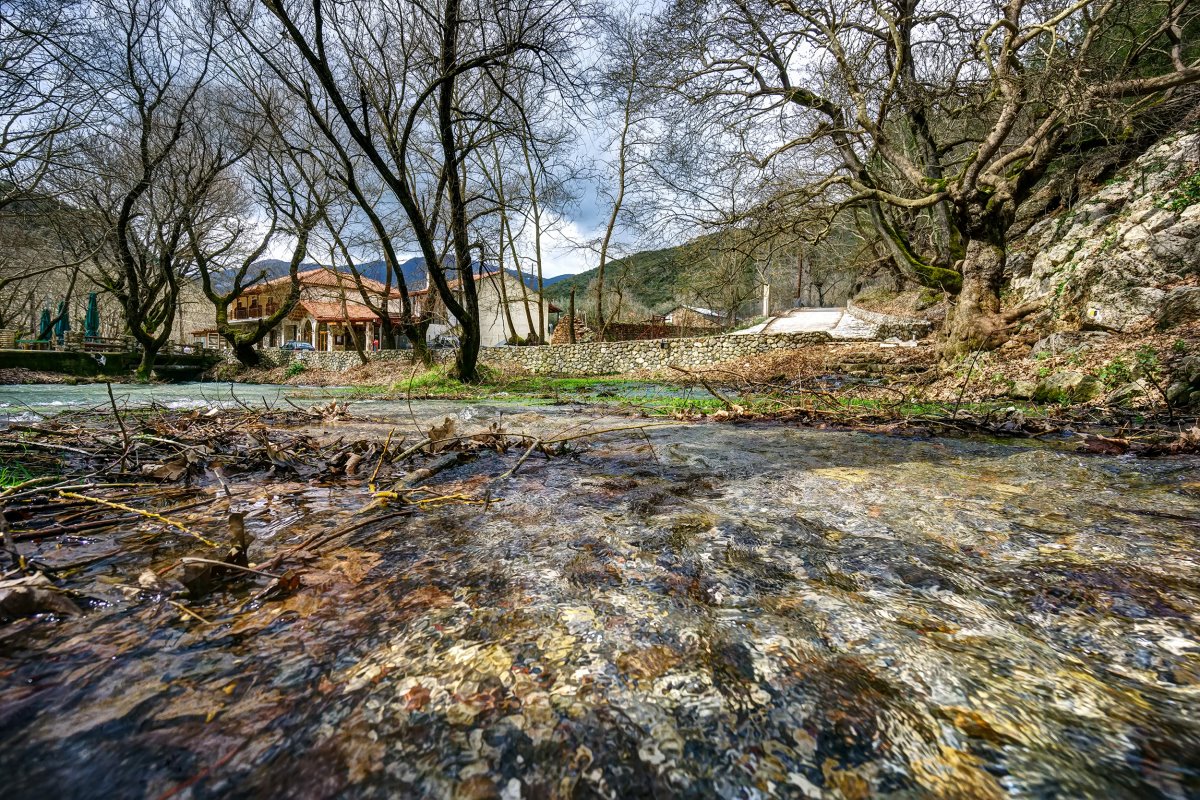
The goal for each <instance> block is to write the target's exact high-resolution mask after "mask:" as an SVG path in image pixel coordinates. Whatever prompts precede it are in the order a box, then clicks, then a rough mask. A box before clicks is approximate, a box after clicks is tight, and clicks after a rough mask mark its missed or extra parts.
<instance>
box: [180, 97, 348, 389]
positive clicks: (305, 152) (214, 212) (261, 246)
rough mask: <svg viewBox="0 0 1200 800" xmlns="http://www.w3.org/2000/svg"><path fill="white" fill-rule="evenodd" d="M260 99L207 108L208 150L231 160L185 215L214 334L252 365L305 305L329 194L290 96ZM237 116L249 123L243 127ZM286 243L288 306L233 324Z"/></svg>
mask: <svg viewBox="0 0 1200 800" xmlns="http://www.w3.org/2000/svg"><path fill="white" fill-rule="evenodd" d="M251 94H252V95H253V94H254V93H251ZM259 99H261V100H262V101H263V102H261V103H257V104H253V105H247V104H244V103H234V102H230V103H228V104H227V105H226V107H225V108H210V109H208V110H209V112H210V113H207V114H206V115H205V126H204V132H203V135H204V136H205V137H206V138H208V139H209V140H210V143H209V147H208V148H207V149H208V150H209V152H211V153H214V154H219V153H222V152H227V153H228V155H227V156H226V157H224V158H221V157H220V156H217V158H218V162H217V163H218V164H222V163H223V164H224V166H223V167H222V169H223V174H222V175H220V177H219V178H218V179H217V180H215V181H213V183H212V184H211V185H210V186H209V190H208V191H207V192H206V193H199V192H197V193H196V195H195V197H196V205H197V206H198V207H197V208H196V209H195V210H190V209H189V211H188V213H184V214H183V215H182V217H183V220H184V230H185V232H186V234H187V245H188V251H189V254H190V256H191V259H192V261H193V262H194V264H195V267H196V270H197V272H198V275H199V278H200V285H201V288H202V290H203V292H204V295H205V297H207V298H208V300H209V302H211V303H212V305H213V308H214V311H215V321H216V327H217V332H218V333H219V334H220V335H221V337H222V338H223V339H225V341H227V342H228V343H229V345H230V346H231V347H232V348H233V351H234V354H235V355H236V356H237V359H238V361H240V362H241V363H242V364H244V365H245V366H247V367H256V366H258V365H259V364H260V363H261V358H260V356H259V352H258V349H257V346H258V345H259V344H260V343H261V342H262V341H263V339H265V338H266V337H267V335H268V334H269V333H270V332H271V331H272V330H274V329H275V328H276V327H277V326H278V325H279V324H280V323H281V322H283V320H285V319H286V318H287V317H288V316H289V315H290V314H291V313H292V311H293V310H294V309H295V307H296V304H297V303H298V302H299V300H300V290H301V287H300V282H299V280H298V278H297V275H298V271H299V267H300V264H301V262H302V261H303V260H304V257H305V255H306V254H307V252H308V245H309V240H310V237H311V235H312V232H313V229H314V228H315V227H316V226H317V225H318V224H319V223H320V222H321V220H322V213H323V211H324V208H325V206H326V205H327V204H328V202H329V199H328V197H329V194H330V192H331V189H330V187H329V186H328V182H327V181H326V180H325V178H324V159H323V158H322V157H321V156H322V154H321V153H319V152H313V151H312V150H311V149H309V148H307V147H306V146H304V144H303V143H302V141H303V139H304V137H305V133H307V132H308V130H307V124H306V122H307V120H306V117H300V118H299V121H297V115H296V114H289V113H288V112H287V109H288V108H289V104H288V103H287V102H286V98H281V97H279V96H277V95H276V96H272V95H270V94H267V95H266V96H261V97H260V98H259ZM235 117H236V118H238V119H241V120H249V122H248V124H247V123H243V124H242V125H238V124H237V123H236V122H235V121H234V118H235ZM222 123H224V124H222ZM298 140H299V141H298ZM284 241H290V242H291V251H292V252H291V256H290V258H289V259H288V274H287V278H288V293H287V295H286V297H285V298H284V300H283V302H282V303H280V304H279V305H278V307H277V308H276V309H275V310H274V311H272V312H270V313H267V314H266V315H265V316H262V317H260V318H259V319H257V320H255V321H253V322H245V323H233V322H231V321H230V319H229V307H230V305H232V304H233V303H234V302H235V301H236V300H237V299H238V298H240V297H242V295H243V294H245V292H246V290H247V289H249V288H251V287H253V286H255V285H256V284H258V283H259V282H260V281H262V280H264V279H265V278H266V274H265V273H264V271H263V270H262V269H261V268H259V267H258V262H259V261H260V259H261V258H262V256H263V254H264V253H266V252H267V251H268V250H270V249H271V248H272V247H273V246H276V245H278V244H279V243H281V242H284Z"/></svg>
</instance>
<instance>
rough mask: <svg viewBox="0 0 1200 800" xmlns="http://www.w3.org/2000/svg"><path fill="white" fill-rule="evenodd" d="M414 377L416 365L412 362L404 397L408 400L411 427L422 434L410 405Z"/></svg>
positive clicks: (423, 433) (423, 432) (415, 375)
mask: <svg viewBox="0 0 1200 800" xmlns="http://www.w3.org/2000/svg"><path fill="white" fill-rule="evenodd" d="M415 377H417V365H416V364H413V368H412V372H410V373H408V384H407V385H406V386H405V387H404V397H405V399H406V400H407V401H408V416H409V419H411V420H412V424H413V427H414V428H416V429H417V433H419V434H421V435H422V436H424V435H425V431H423V430H421V425H420V423H418V422H417V415H416V414H415V413H413V407H412V384H413V378H415Z"/></svg>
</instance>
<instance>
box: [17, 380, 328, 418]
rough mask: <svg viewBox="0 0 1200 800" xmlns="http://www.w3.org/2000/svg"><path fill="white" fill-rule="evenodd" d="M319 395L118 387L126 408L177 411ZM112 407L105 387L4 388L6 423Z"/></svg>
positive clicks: (281, 389) (266, 388) (264, 389)
mask: <svg viewBox="0 0 1200 800" xmlns="http://www.w3.org/2000/svg"><path fill="white" fill-rule="evenodd" d="M319 393H320V390H319V389H315V388H310V387H298V386H270V385H260V384H250V383H233V384H230V383H197V382H192V383H155V384H131V383H121V384H113V396H114V397H115V398H116V400H117V404H118V405H119V406H120V407H122V408H125V407H129V408H145V407H147V406H149V405H151V404H154V403H157V404H158V405H160V406H164V407H166V408H169V409H177V410H178V409H192V408H208V407H213V406H219V407H223V408H224V407H231V406H235V405H237V404H238V401H239V400H240V401H241V402H243V403H246V404H247V405H252V406H259V407H261V406H262V404H263V403H264V402H266V403H268V404H272V405H274V404H281V403H282V402H283V398H285V397H296V396H300V395H303V396H305V397H312V396H314V394H319ZM235 397H236V399H235ZM108 406H109V399H108V390H107V389H106V388H105V386H104V384H82V385H78V386H70V385H65V384H30V383H20V384H0V421H2V420H15V421H32V420H37V419H42V418H44V417H46V416H49V415H53V414H58V413H61V412H63V411H74V410H81V409H89V408H107V407H108Z"/></svg>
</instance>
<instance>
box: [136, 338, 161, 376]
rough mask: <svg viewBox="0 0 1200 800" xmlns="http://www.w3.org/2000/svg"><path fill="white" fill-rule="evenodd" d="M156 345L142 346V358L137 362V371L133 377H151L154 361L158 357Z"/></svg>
mask: <svg viewBox="0 0 1200 800" xmlns="http://www.w3.org/2000/svg"><path fill="white" fill-rule="evenodd" d="M158 350H159V348H158V347H146V346H145V345H143V346H142V360H141V362H139V363H138V368H137V372H136V373H134V377H135V378H136V379H137V380H139V381H148V380H150V379H151V377H153V376H152V373H153V371H154V362H155V360H156V359H157V358H158Z"/></svg>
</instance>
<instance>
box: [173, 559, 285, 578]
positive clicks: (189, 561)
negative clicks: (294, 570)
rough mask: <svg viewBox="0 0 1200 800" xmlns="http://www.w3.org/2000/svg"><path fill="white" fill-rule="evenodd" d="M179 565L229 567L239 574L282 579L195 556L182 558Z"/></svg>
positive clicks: (257, 570) (247, 568)
mask: <svg viewBox="0 0 1200 800" xmlns="http://www.w3.org/2000/svg"><path fill="white" fill-rule="evenodd" d="M179 563H180V564H212V565H213V566H214V567H229V568H230V569H236V570H238V571H239V572H249V573H251V574H254V575H262V576H263V577H265V578H274V579H275V580H279V579H280V578H282V577H283V576H282V575H276V574H275V573H274V572H264V571H263V570H261V569H254V568H253V567H243V566H242V565H241V564H233V563H230V562H228V561H217V560H216V559H213V558H198V557H196V556H184V557H183V558H181V559H179Z"/></svg>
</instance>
